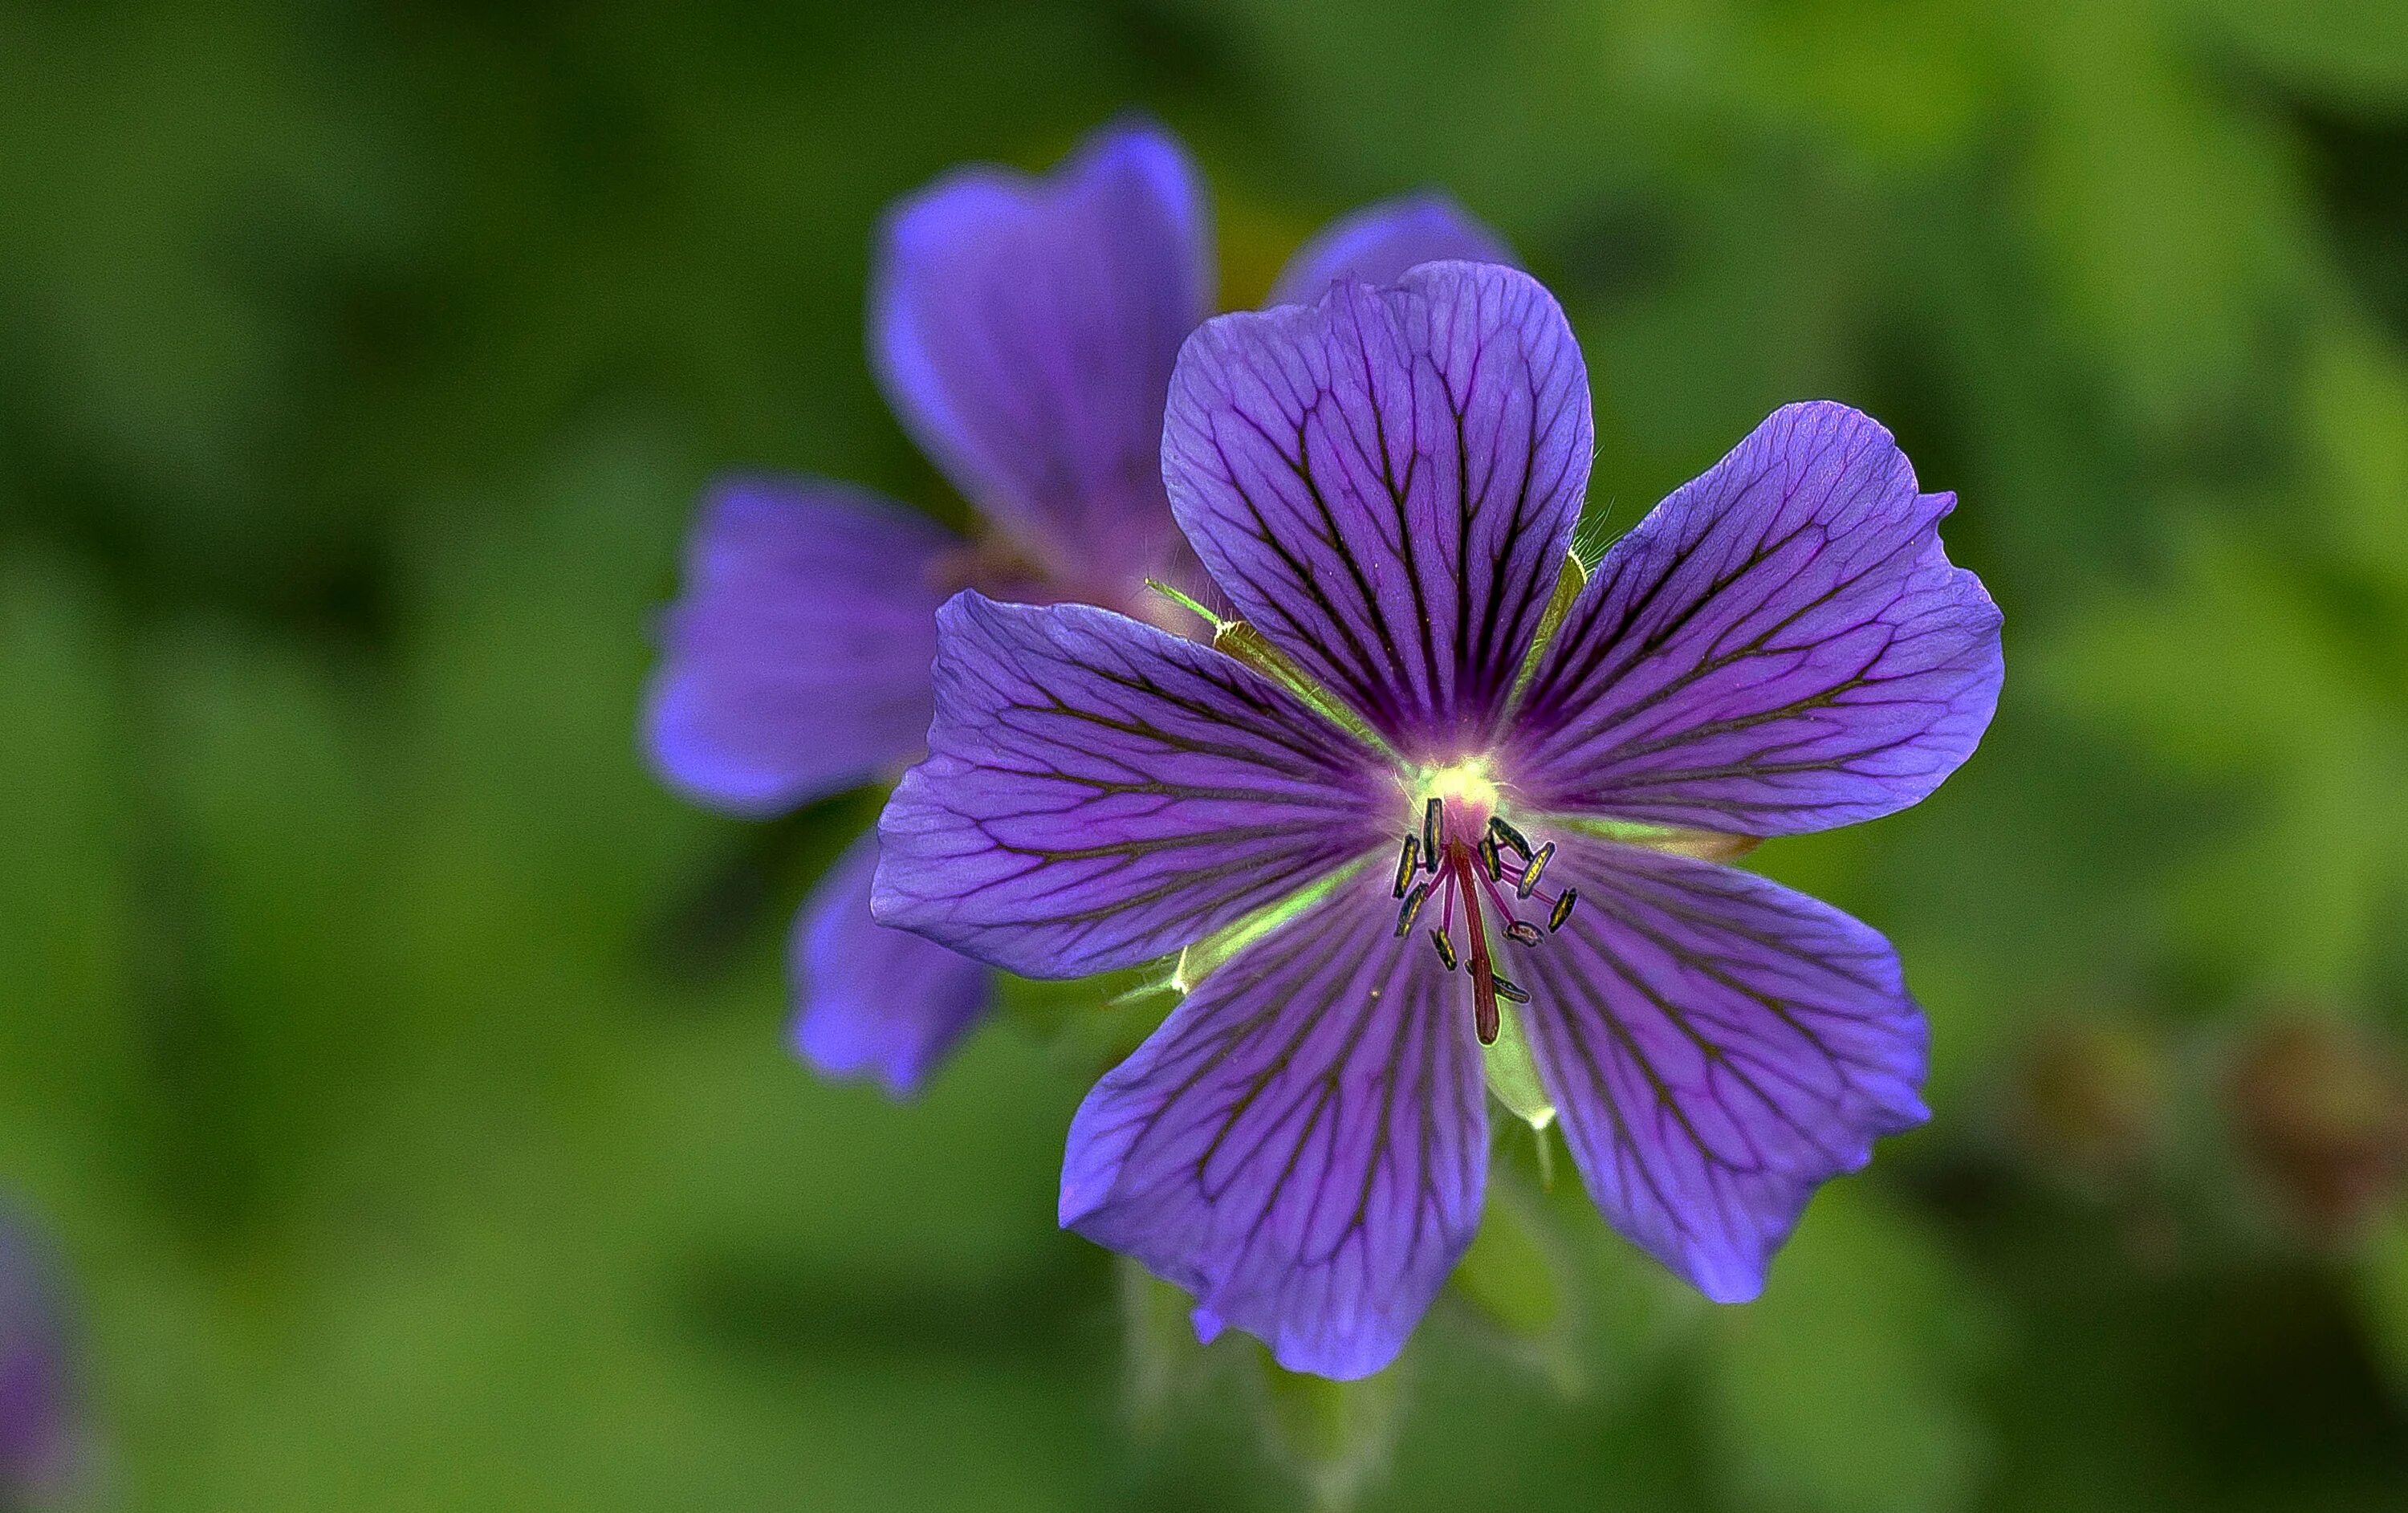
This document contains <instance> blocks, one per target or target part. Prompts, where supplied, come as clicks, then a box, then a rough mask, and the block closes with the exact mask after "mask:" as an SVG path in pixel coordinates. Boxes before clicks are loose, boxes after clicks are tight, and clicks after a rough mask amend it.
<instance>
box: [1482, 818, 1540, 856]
mask: <svg viewBox="0 0 2408 1513" xmlns="http://www.w3.org/2000/svg"><path fill="white" fill-rule="evenodd" d="M1488 829H1489V833H1490V834H1492V835H1495V836H1496V837H1497V839H1498V841H1499V842H1500V843H1502V844H1503V845H1504V846H1505V847H1507V848H1508V849H1511V850H1512V853H1513V854H1514V855H1515V856H1518V857H1520V858H1521V859H1522V860H1524V861H1525V862H1527V861H1528V860H1529V859H1530V843H1529V842H1528V841H1527V840H1526V839H1525V838H1523V835H1522V833H1521V832H1520V831H1518V830H1516V829H1514V828H1513V827H1512V825H1509V824H1507V823H1506V822H1505V821H1502V820H1500V819H1498V817H1497V816H1495V815H1493V814H1492V815H1490V816H1489V817H1488Z"/></svg>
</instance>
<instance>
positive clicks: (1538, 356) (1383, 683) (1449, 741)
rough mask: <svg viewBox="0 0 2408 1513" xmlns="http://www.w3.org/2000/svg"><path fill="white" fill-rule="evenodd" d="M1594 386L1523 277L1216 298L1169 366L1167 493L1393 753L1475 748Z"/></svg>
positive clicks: (1562, 510)
mask: <svg viewBox="0 0 2408 1513" xmlns="http://www.w3.org/2000/svg"><path fill="white" fill-rule="evenodd" d="M1589 447H1590V428H1589V407H1588V382H1587V378H1586V374H1585V372H1584V369H1583V367H1582V365H1581V358H1580V349H1579V348H1578V347H1577V346H1576V345H1575V344H1574V343H1573V341H1572V335H1571V328H1570V326H1568V325H1566V324H1565V322H1564V316H1563V311H1562V310H1560V309H1559V308H1557V307H1556V305H1555V299H1554V297H1553V296H1552V295H1550V294H1549V293H1547V292H1546V291H1545V290H1544V289H1541V287H1539V285H1538V284H1537V283H1535V282H1533V281H1532V280H1531V279H1530V278H1529V277H1528V276H1527V275H1526V274H1522V273H1518V272H1515V271H1514V270H1513V269H1511V268H1503V267H1497V266H1493V265H1478V264H1469V263H1439V264H1426V265H1425V266H1422V267H1419V268H1416V269H1414V270H1413V271H1412V272H1411V273H1408V274H1406V275H1405V276H1404V278H1403V281H1402V282H1401V283H1400V284H1399V285H1398V286H1397V287H1396V288H1393V289H1380V290H1375V289H1371V288H1369V287H1367V286H1365V285H1362V284H1356V283H1342V284H1339V285H1337V286H1335V287H1333V288H1331V289H1330V291H1329V292H1328V293H1327V294H1326V295H1325V296H1324V297H1323V298H1322V300H1321V302H1320V303H1319V304H1318V305H1313V306H1285V307H1281V308H1279V309H1274V310H1267V311H1263V312H1261V313H1258V314H1238V315H1225V316H1222V317H1220V318H1219V319H1217V320H1214V321H1209V322H1207V323H1206V324H1205V326H1204V327H1203V328H1202V329H1201V330H1199V331H1197V334H1196V335H1194V336H1193V337H1192V338H1190V339H1189V341H1188V343H1187V347H1186V350H1184V351H1183V352H1182V353H1181V354H1180V360H1179V371H1178V373H1177V374H1176V375H1175V376H1174V377H1173V378H1172V380H1171V389H1170V408H1169V411H1168V415H1167V416H1166V417H1165V420H1164V435H1163V473H1164V478H1165V480H1166V481H1167V482H1168V485H1169V488H1170V501H1171V508H1172V510H1173V512H1175V513H1176V514H1177V515H1178V517H1179V523H1180V525H1181V526H1182V527H1183V529H1185V531H1186V532H1187V535H1188V539H1189V540H1190V541H1192V542H1193V543H1194V544H1195V546H1196V550H1197V555H1198V556H1200V557H1201V558H1202V559H1203V561H1204V565H1205V566H1206V567H1207V568H1208V569H1209V570H1210V571H1211V574H1212V577H1213V578H1214V580H1215V581H1217V582H1218V583H1219V584H1220V585H1221V587H1222V588H1223V589H1224V590H1226V592H1227V593H1228V595H1229V598H1230V600H1231V601H1232V602H1233V603H1235V604H1236V605H1237V607H1239V608H1240V610H1241V611H1242V612H1243V613H1244V616H1245V618H1246V619H1247V620H1248V621H1251V622H1252V623H1253V624H1254V626H1255V627H1256V628H1257V629H1259V630H1260V631H1261V632H1262V633H1263V634H1264V635H1267V636H1269V638H1270V639H1271V640H1272V641H1273V642H1275V643H1276V644H1277V645H1278V646H1279V647H1280V649H1282V650H1283V651H1285V652H1286V653H1287V654H1288V655H1289V656H1290V657H1292V658H1294V659H1295V660H1296V661H1297V664H1299V665H1300V666H1302V667H1303V668H1304V669H1305V670H1306V671H1307V672H1309V673H1311V674H1312V676H1313V677H1315V678H1319V679H1320V680H1321V681H1322V682H1323V683H1324V684H1326V686H1328V687H1329V688H1330V689H1331V690H1332V691H1333V692H1336V693H1338V694H1339V695H1340V697H1342V698H1344V699H1345V700H1346V701H1347V702H1348V703H1350V704H1352V705H1353V706H1354V707H1355V708H1357V709H1359V710H1360V711H1362V713H1363V714H1364V716H1365V717H1366V718H1367V719H1369V721H1370V722H1371V724H1372V725H1373V726H1374V727H1376V728H1377V729H1378V730H1379V731H1380V732H1381V733H1382V734H1383V735H1386V736H1387V737H1389V738H1390V739H1391V740H1393V741H1395V742H1397V743H1398V746H1399V747H1401V748H1404V749H1406V752H1407V754H1408V755H1410V756H1412V757H1415V758H1421V757H1425V756H1433V755H1436V756H1454V755H1460V754H1465V753H1466V752H1468V751H1469V750H1470V749H1474V748H1477V747H1479V746H1481V745H1484V744H1485V742H1486V740H1487V738H1488V736H1489V735H1490V733H1491V731H1492V730H1493V727H1494V725H1495V722H1496V717H1497V715H1498V711H1499V709H1500V707H1502V705H1503V704H1504V701H1505V695H1506V692H1507V690H1508V689H1509V688H1510V687H1511V686H1512V681H1513V678H1514V675H1515V674H1516V673H1517V672H1518V671H1519V670H1520V667H1521V664H1522V660H1523V657H1524V655H1525V653H1526V652H1527V649H1528V648H1529V645H1530V638H1531V635H1533V633H1534V632H1535V631H1536V629H1537V627H1538V622H1539V618H1540V615H1541V611H1542V610H1543V609H1544V608H1545V607H1546V602H1547V597H1548V595H1549V594H1550V593H1551V592H1553V591H1554V589H1555V578H1556V576H1557V574H1558V573H1559V572H1560V570H1561V568H1562V566H1563V560H1564V552H1565V550H1566V549H1567V548H1568V547H1569V545H1570V540H1571V531H1572V525H1573V522H1574V521H1575V520H1576V519H1577V517H1578V516H1579V514H1580V504H1581V490H1582V487H1583V485H1584V482H1585V480H1586V478H1587V475H1588V460H1589Z"/></svg>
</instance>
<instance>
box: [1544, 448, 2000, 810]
mask: <svg viewBox="0 0 2408 1513" xmlns="http://www.w3.org/2000/svg"><path fill="white" fill-rule="evenodd" d="M1956 503H1957V496H1956V495H1955V494H1950V493H1919V492H1916V490H1915V483H1914V469H1913V468H1911V467H1910V466H1908V464H1907V461H1906V457H1905V455H1904V454H1903V453H1902V452H1900V451H1899V450H1898V445H1897V443H1896V442H1894V441H1892V440H1891V439H1890V435H1889V433H1888V432H1887V431H1885V430H1884V429H1882V427H1881V426H1880V425H1879V424H1878V423H1877V422H1875V421H1872V420H1871V419H1870V418H1869V417H1867V416H1865V415H1862V414H1860V413H1858V412H1857V411H1856V410H1853V409H1850V408H1848V407H1846V406H1844V405H1834V404H1822V403H1818V404H1807V405H1791V406H1788V407H1785V408H1783V409H1780V410H1777V411H1775V412H1774V413H1773V415H1772V417H1771V418H1770V420H1767V421H1765V422H1764V423H1763V424H1762V425H1760V426H1758V427H1756V431H1755V433H1754V434H1753V435H1750V436H1749V437H1748V438H1747V439H1746V440H1745V441H1742V443H1740V445H1739V446H1738V447H1737V448H1736V449H1734V450H1732V452H1731V454H1730V455H1729V456H1727V457H1726V458H1724V459H1723V460H1722V461H1721V462H1720V463H1718V464H1715V465H1714V467H1713V470H1712V471H1710V472H1708V473H1707V474H1705V476H1703V477H1702V478H1698V479H1697V480H1696V481H1694V482H1692V483H1689V484H1687V485H1685V486H1684V487H1683V488H1682V489H1681V490H1680V491H1679V492H1676V493H1674V494H1673V495H1672V496H1671V497H1670V498H1669V499H1667V500H1665V501H1664V503H1662V504H1661V505H1658V506H1657V507H1656V509H1655V511H1654V512H1653V513H1652V514H1650V515H1649V516H1648V517H1647V518H1646V519H1645V520H1643V521H1640V522H1639V524H1638V525H1637V526H1636V527H1635V528H1634V529H1632V530H1631V532H1630V533H1629V534H1628V535H1626V536H1624V537H1623V538H1622V539H1621V540H1619V541H1617V542H1615V543H1614V544H1613V549H1612V550H1609V551H1608V552H1607V553H1606V556H1605V560H1604V562H1603V563H1602V564H1599V566H1598V570H1597V572H1596V574H1595V575H1594V576H1592V577H1591V578H1590V579H1589V582H1588V586H1587V587H1586V588H1585V589H1584V591H1583V592H1582V594H1581V597H1580V599H1579V600H1578V601H1577V602H1576V603H1575V604H1574V605H1573V607H1572V610H1571V613H1570V615H1568V616H1567V617H1566V618H1565V621H1564V624H1563V627H1562V629H1561V630H1560V631H1559V632H1558V633H1557V634H1556V635H1555V638H1554V639H1553V640H1551V641H1550V642H1549V643H1548V646H1547V649H1546V650H1545V651H1544V652H1543V653H1542V654H1541V658H1540V665H1539V667H1538V670H1537V673H1536V676H1535V677H1534V678H1532V679H1531V682H1530V686H1529V688H1528V690H1527V697H1526V698H1525V700H1524V702H1523V704H1522V707H1521V708H1520V710H1519V711H1518V713H1517V714H1516V717H1515V720H1514V734H1513V736H1512V744H1511V746H1510V748H1509V750H1508V752H1507V755H1506V758H1505V761H1504V763H1503V764H1502V765H1503V766H1504V768H1505V769H1506V770H1507V771H1509V772H1510V773H1511V774H1512V780H1513V782H1514V784H1515V786H1516V787H1517V789H1518V790H1519V791H1520V793H1521V796H1522V798H1523V800H1524V802H1526V803H1527V804H1529V805H1530V806H1533V807H1535V808H1541V809H1553V810H1556V811H1561V812H1568V813H1582V814H1592V815H1605V816H1611V817H1613V818H1618V819H1627V820H1636V821H1647V822H1651V823H1658V824H1670V825H1684V826H1691V827H1694V828H1698V829H1702V830H1713V831H1721V832H1725V833H1727V834H1737V835H1784V834H1787V833H1790V832H1795V831H1804V830H1820V829H1824V828H1827V827H1828V826H1831V825H1840V824H1848V823H1852V822H1854V821H1859V820H1870V819H1872V818H1874V817H1876V816H1878V815H1884V814H1887V813H1890V812H1891V811H1892V810H1895V809H1901V808H1904V807H1906V806H1908V805H1910V804H1913V803H1914V802H1916V801H1917V800H1919V799H1921V798H1923V797H1924V796H1925V795H1926V794H1928V793H1929V792H1931V791H1932V790H1933V789H1935V788H1937V787H1939V786H1940V783H1941V780H1942V778H1946V777H1947V776H1948V775H1949V774H1950V773H1951V772H1954V771H1955V770H1956V769H1957V765H1958V764H1960V763H1962V762H1963V761H1964V760H1965V759H1966V757H1968V756H1970V755H1971V754H1972V750H1973V747H1974V745H1975V744H1976V743H1977V742H1978V741H1980V739H1981V737H1982V732H1983V731H1984V730H1985V729H1986V728H1987V727H1988V725H1989V722H1990V714H1991V711H1992V710H1993V709H1994V708H1996V707H1997V705H1998V699H1999V683H2000V677H2001V669H2002V663H2001V659H2000V643H1999V610H1998V607H1997V606H1996V605H1994V604H1992V603H1991V602H1990V596H1989V594H1988V593H1987V592H1985V591H1984V590H1983V588H1982V581H1981V579H1980V578H1975V577H1974V576H1973V575H1972V574H1971V573H1970V572H1967V571H1965V570H1964V569H1962V568H1959V567H1953V566H1951V565H1950V564H1949V562H1948V555H1947V553H1946V551H1945V550H1942V547H1941V544H1940V531H1939V527H1940V520H1941V517H1942V516H1944V515H1946V514H1947V513H1948V511H1949V510H1950V509H1951V508H1953V507H1955V506H1956Z"/></svg>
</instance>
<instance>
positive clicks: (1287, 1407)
mask: <svg viewBox="0 0 2408 1513" xmlns="http://www.w3.org/2000/svg"><path fill="white" fill-rule="evenodd" d="M1255 1353H1256V1357H1257V1359H1258V1360H1259V1361H1260V1362H1261V1363H1262V1380H1263V1392H1262V1407H1263V1437H1264V1440H1265V1442H1266V1443H1267V1445H1268V1447H1269V1450H1270V1452H1271V1454H1272V1455H1273V1457H1274V1458H1276V1459H1277V1460H1279V1461H1280V1462H1281V1463H1283V1464H1285V1465H1286V1466H1287V1467H1288V1468H1289V1469H1290V1470H1292V1471H1294V1472H1295V1473H1296V1475H1297V1478H1298V1479H1299V1480H1301V1481H1302V1482H1303V1483H1304V1484H1305V1487H1306V1489H1307V1490H1308V1491H1309V1492H1311V1493H1312V1500H1313V1504H1314V1506H1318V1507H1322V1508H1329V1509H1342V1508H1348V1507H1352V1506H1354V1505H1355V1500H1356V1499H1357V1498H1358V1497H1359V1496H1361V1494H1362V1492H1363V1491H1364V1489H1365V1488H1366V1487H1368V1486H1369V1484H1370V1482H1371V1480H1372V1478H1373V1477H1375V1476H1377V1475H1378V1473H1379V1472H1380V1471H1381V1470H1382V1469H1383V1467H1384V1466H1385V1465H1386V1464H1387V1461H1388V1457H1389V1454H1390V1453H1391V1452H1392V1451H1393V1450H1394V1449H1396V1444H1397V1432H1398V1428H1399V1427H1400V1425H1401V1422H1402V1420H1403V1418H1404V1406H1405V1393H1404V1384H1403V1381H1402V1380H1401V1377H1402V1373H1400V1372H1399V1371H1398V1370H1397V1368H1395V1367H1394V1366H1391V1367H1389V1368H1388V1369H1387V1370H1385V1371H1382V1372H1378V1373H1375V1374H1374V1375H1372V1376H1369V1377H1363V1378H1361V1379H1360V1380H1358V1381H1331V1380H1330V1379H1329V1378H1327V1377H1315V1376H1312V1375H1310V1374H1308V1373H1305V1372H1300V1371H1290V1370H1288V1369H1286V1368H1285V1367H1283V1366H1282V1365H1281V1364H1279V1363H1277V1362H1276V1361H1273V1360H1272V1359H1271V1354H1270V1351H1269V1350H1268V1349H1260V1350H1257V1351H1256V1352H1255Z"/></svg>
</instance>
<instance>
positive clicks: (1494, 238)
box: [1268, 191, 1522, 305]
mask: <svg viewBox="0 0 2408 1513" xmlns="http://www.w3.org/2000/svg"><path fill="white" fill-rule="evenodd" d="M1425 263H1501V264H1505V265H1506V266H1508V267H1519V266H1521V263H1522V260H1521V259H1520V258H1517V257H1515V256H1514V255H1513V250H1512V248H1511V247H1509V246H1507V245H1506V242H1505V238H1503V237H1502V236H1498V235H1497V234H1496V233H1495V232H1493V231H1491V230H1489V229H1488V228H1487V227H1486V226H1484V225H1483V224H1481V223H1480V221H1478V220H1476V219H1475V218H1474V217H1473V216H1472V214H1471V212H1469V210H1466V209H1465V208H1464V207H1462V206H1460V205H1457V204H1455V199H1454V197H1453V196H1452V195H1447V194H1441V193H1436V192H1435V191H1432V192H1427V193H1420V194H1406V195H1401V196H1399V197H1398V198H1396V199H1393V200H1383V201H1381V202H1380V203H1379V204H1377V205H1367V206H1365V207H1363V208H1362V209H1360V210H1356V211H1355V212H1354V213H1353V214H1351V215H1346V216H1341V217H1340V218H1339V219H1338V220H1336V221H1331V222H1330V223H1329V224H1328V225H1326V226H1325V227H1323V228H1322V229H1321V231H1320V233H1319V234H1318V235H1316V236H1314V237H1313V238H1312V240H1311V241H1309V242H1307V243H1305V244H1304V245H1303V246H1302V247H1300V248H1298V249H1297V252H1296V256H1294V257H1292V258H1290V259H1288V261H1287V266H1286V267H1284V268H1283V269H1281V270H1280V276H1279V278H1278V280H1277V281H1276V282H1274V283H1273V284H1272V285H1271V296H1270V299H1269V302H1268V303H1269V304H1272V305H1310V304H1312V302H1313V301H1314V300H1317V299H1319V298H1320V297H1321V296H1322V295H1323V294H1325V293H1327V292H1328V290H1329V286H1330V285H1331V284H1333V283H1336V282H1337V281H1338V280H1339V279H1340V278H1353V279H1355V280H1356V281H1357V282H1359V283H1367V284H1369V285H1371V286H1372V287H1373V288H1375V289H1376V288H1383V287H1385V286H1387V285H1389V284H1393V283H1395V282H1396V281H1397V280H1398V279H1399V278H1403V277H1404V276H1405V272H1406V270H1407V269H1409V268H1414V267H1418V266H1420V265H1421V264H1425Z"/></svg>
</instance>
